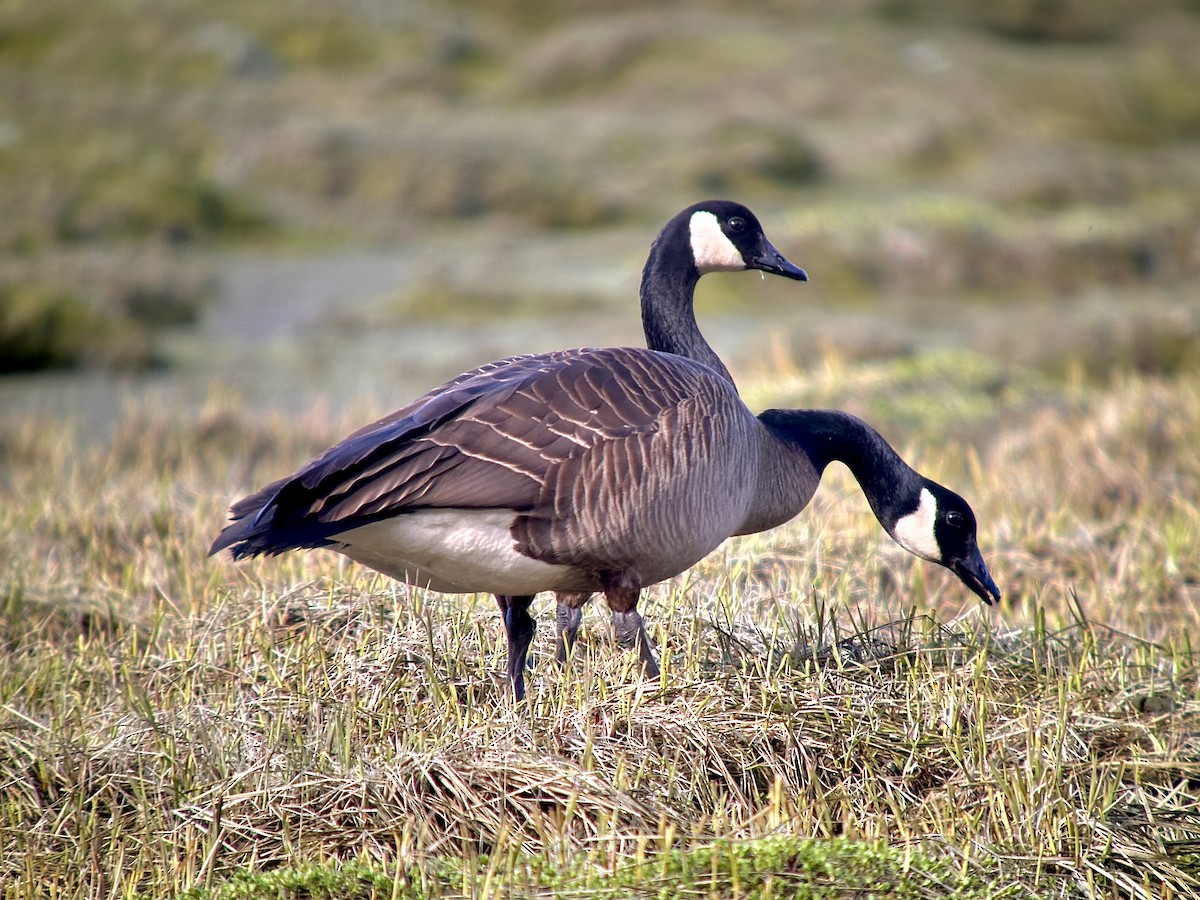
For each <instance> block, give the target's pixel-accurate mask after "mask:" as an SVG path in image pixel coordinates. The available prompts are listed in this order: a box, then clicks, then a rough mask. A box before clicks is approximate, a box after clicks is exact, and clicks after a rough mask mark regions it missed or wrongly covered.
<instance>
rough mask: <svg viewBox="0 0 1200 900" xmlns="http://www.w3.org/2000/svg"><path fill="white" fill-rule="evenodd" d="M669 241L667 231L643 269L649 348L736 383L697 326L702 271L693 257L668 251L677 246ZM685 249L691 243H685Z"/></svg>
mask: <svg viewBox="0 0 1200 900" xmlns="http://www.w3.org/2000/svg"><path fill="white" fill-rule="evenodd" d="M665 238H666V233H665V232H664V233H663V234H661V235H659V237H658V239H657V240H656V241H655V242H654V246H652V247H651V248H650V258H649V259H647V260H646V267H645V268H644V269H643V270H642V288H641V297H642V330H643V331H644V332H645V335H646V346H647V347H649V348H650V349H651V350H657V351H659V352H661V353H674V354H675V355H676V356H686V357H687V358H688V359H694V360H695V361H696V362H700V363H704V365H706V366H708V367H709V368H710V369H713V370H714V371H716V372H717V373H718V374H720V375H721V376H723V377H724V378H725V379H727V380H728V381H729V382H730V383H731V384H732V383H733V376H732V375H730V374H729V370H728V369H726V368H725V364H724V363H723V362H721V358H720V357H719V356H717V353H716V351H715V350H713V348H712V347H710V346H709V345H708V341H706V340H705V339H704V335H702V334H701V333H700V326H699V325H697V324H696V310H695V308H694V306H693V301H694V297H695V292H696V282H698V281H699V280H700V272H699V271H697V269H696V265H695V263H694V262H693V261H692V259H691V257H690V255H689V256H686V257H684V256H682V255H681V254H679V253H676V254H669V253H668V252H666V251H665V250H664V247H668V246H674V244H673V243H672V242H671V241H669V240H666V239H665ZM683 246H688V244H687V243H686V242H685V243H684V244H683Z"/></svg>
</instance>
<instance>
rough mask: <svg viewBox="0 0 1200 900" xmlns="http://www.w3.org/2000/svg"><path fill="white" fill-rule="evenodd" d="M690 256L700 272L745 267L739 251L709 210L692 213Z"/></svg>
mask: <svg viewBox="0 0 1200 900" xmlns="http://www.w3.org/2000/svg"><path fill="white" fill-rule="evenodd" d="M689 228H690V231H691V234H692V257H693V258H694V259H695V260H696V268H697V269H699V270H700V274H701V275H703V274H704V273H705V272H738V271H741V270H742V269H744V268H746V261H745V260H744V259H742V254H741V251H740V250H738V248H737V247H735V246H734V245H733V241H731V240H729V238H728V237H726V235H725V232H723V231H722V230H721V223H720V222H718V221H717V217H716V216H715V215H713V214H712V213H710V212H706V211H705V210H700V211H698V212H694V213H692V220H691V223H690V226H689Z"/></svg>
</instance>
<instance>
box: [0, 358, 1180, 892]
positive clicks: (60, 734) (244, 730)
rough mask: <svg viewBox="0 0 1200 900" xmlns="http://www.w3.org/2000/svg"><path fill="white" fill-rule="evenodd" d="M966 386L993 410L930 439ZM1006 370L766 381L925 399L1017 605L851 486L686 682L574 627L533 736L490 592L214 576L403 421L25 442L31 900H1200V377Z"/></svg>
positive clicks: (818, 512) (22, 794)
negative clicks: (340, 448) (272, 520)
mask: <svg viewBox="0 0 1200 900" xmlns="http://www.w3.org/2000/svg"><path fill="white" fill-rule="evenodd" d="M939 366H948V368H950V369H952V370H956V371H960V372H963V373H964V375H963V377H962V379H961V385H960V386H956V385H955V383H954V382H953V381H950V382H949V383H948V384H947V383H944V382H942V380H941V378H940V376H938V377H935V378H934V379H933V382H936V383H937V384H939V385H940V387H939V390H940V391H942V392H943V396H942V400H941V401H940V402H939V403H938V406H937V408H939V409H940V410H941V411H942V412H941V417H940V421H937V422H932V419H931V424H929V425H927V426H925V427H920V426H914V425H912V424H911V422H912V421H914V419H913V417H912V416H911V415H910V414H909V413H907V412H904V409H905V406H904V404H905V403H921V402H928V398H926V399H925V401H922V397H923V393H922V388H921V383H920V381H919V379H917V378H916V376H914V374H913V370H914V368H915V369H916V370H917V371H918V373H919V372H920V371H924V370H926V369H928V370H930V371H933V372H935V373H936V372H937V371H938V367H939ZM984 368H985V369H986V366H984ZM970 370H971V358H970V357H966V356H964V357H961V358H958V359H957V360H955V361H947V360H944V359H943V360H941V361H940V362H939V361H938V360H936V359H934V360H926V361H925V362H924V363H922V362H921V361H920V360H915V361H910V362H909V363H907V364H905V365H904V366H901V365H899V364H896V365H893V366H891V367H890V368H889V367H886V366H882V365H865V364H860V365H850V364H846V363H843V362H839V361H838V360H837V359H834V358H829V359H826V360H825V361H824V362H823V363H822V364H821V365H818V366H814V367H812V368H808V369H804V368H797V367H794V366H789V367H786V368H778V369H777V370H776V371H774V372H773V374H772V377H771V378H770V379H764V380H760V381H757V382H756V383H755V384H754V385H752V386H750V387H749V389H748V393H749V394H750V396H751V402H752V403H753V404H755V405H759V406H761V405H765V404H767V403H771V402H781V401H782V402H787V403H789V404H793V403H795V404H805V405H822V404H825V403H829V402H836V401H839V400H844V399H845V398H844V397H843V396H842V395H841V393H840V392H843V391H847V390H850V391H851V392H856V393H857V394H858V395H859V396H860V397H863V398H866V397H870V396H872V395H873V394H874V395H875V396H877V397H880V398H882V397H885V396H886V397H888V398H890V399H889V400H888V403H889V404H890V408H892V409H893V410H898V411H899V412H900V413H901V418H907V419H908V420H909V422H910V424H909V425H907V426H900V425H897V424H895V423H894V422H892V421H891V420H890V419H889V417H888V415H887V409H884V408H881V409H879V410H878V411H877V412H878V415H876V416H875V417H876V419H882V421H881V426H882V427H883V428H884V431H885V433H888V434H889V436H890V437H891V438H892V439H893V440H894V441H895V442H896V443H897V445H898V446H899V447H901V448H903V450H904V452H905V453H906V455H907V456H909V458H910V459H912V460H913V461H914V462H915V463H916V464H918V466H919V467H920V468H921V469H922V470H923V471H925V472H927V473H929V474H931V475H933V476H935V477H937V478H939V479H940V480H942V481H943V482H946V483H949V484H951V485H954V486H956V487H958V488H959V489H960V490H961V491H962V493H964V494H965V495H967V496H968V497H969V499H970V500H971V501H972V503H973V505H974V507H975V509H976V511H977V513H978V515H979V518H980V523H981V542H982V544H983V549H984V552H985V555H986V556H987V558H988V560H989V563H990V565H991V567H992V570H993V574H994V575H995V578H996V580H997V582H998V583H999V584H1000V586H1001V588H1002V589H1003V590H1004V592H1005V598H1006V599H1005V602H1004V604H1003V605H1002V606H1001V607H1000V608H998V609H995V610H987V609H984V608H982V607H981V606H980V605H979V604H978V603H977V601H976V600H975V599H974V598H973V597H970V596H968V595H966V594H965V592H964V591H963V590H962V589H961V586H960V585H959V584H958V583H957V582H956V581H954V580H953V578H952V577H951V576H948V575H947V574H946V573H944V572H942V571H940V570H937V571H934V570H933V568H932V567H930V566H928V565H927V564H924V563H921V562H919V561H916V560H913V559H912V558H911V557H909V556H908V555H907V554H904V553H903V552H902V551H900V550H899V549H898V548H896V547H894V546H892V545H891V544H890V542H889V541H888V540H887V538H886V537H885V536H884V535H883V534H882V533H881V532H880V531H879V529H878V527H877V525H876V524H875V522H874V520H873V519H872V518H871V516H870V514H869V512H868V511H867V509H866V504H865V503H864V502H863V501H862V499H861V495H860V494H858V492H857V490H856V488H855V486H854V485H853V482H852V480H851V479H850V478H849V477H848V476H847V475H845V473H843V472H841V471H840V470H839V471H837V472H831V473H830V474H829V476H828V477H827V479H826V483H825V484H824V485H823V486H822V489H821V491H820V493H819V495H818V500H817V502H815V504H814V505H813V507H811V508H810V509H809V510H806V511H805V512H804V513H803V514H802V515H801V516H800V517H798V518H797V519H796V520H795V521H794V522H793V523H791V524H790V525H788V526H786V527H783V528H780V529H777V530H776V531H774V532H771V533H769V534H766V535H763V536H759V537H755V538H749V539H741V540H737V541H734V542H731V543H729V544H728V545H726V547H724V548H723V549H722V550H720V551H719V552H718V553H716V554H715V555H714V556H713V557H711V558H709V559H707V560H705V561H704V562H703V563H701V564H700V565H698V566H697V567H696V568H695V569H694V570H693V571H691V572H688V573H686V574H685V575H683V576H680V577H679V578H677V579H675V580H673V581H672V582H669V583H666V584H663V585H660V586H657V587H655V588H653V589H652V590H651V591H650V592H649V596H648V598H647V600H646V602H645V604H644V608H645V611H646V613H647V617H648V620H649V622H650V623H651V624H652V627H653V635H654V638H655V639H656V640H657V642H658V644H659V646H660V648H661V651H662V657H663V660H664V667H663V669H664V674H663V677H662V679H661V680H655V681H649V682H647V681H643V680H642V679H641V678H640V676H639V675H638V674H637V672H636V670H635V667H634V666H633V664H632V661H631V660H630V659H628V658H626V657H625V656H624V655H623V654H621V653H620V652H618V651H617V650H616V649H615V648H613V647H612V646H611V643H610V640H609V638H608V634H607V621H606V617H604V616H600V615H597V614H596V613H592V614H590V615H589V616H588V617H587V619H586V620H585V628H584V634H583V639H582V642H581V645H580V652H579V654H578V656H577V658H575V659H574V660H573V661H572V663H571V665H570V667H569V668H568V670H567V671H565V672H564V671H560V670H559V669H557V668H556V667H555V666H554V665H553V663H552V661H551V659H550V657H551V649H550V646H551V645H550V631H551V629H550V628H549V627H546V620H547V619H548V616H547V615H546V613H547V612H548V608H547V603H546V602H543V603H541V604H540V605H539V607H535V609H537V611H539V612H540V613H541V614H542V615H541V618H542V620H543V628H542V630H541V633H540V635H539V637H538V639H537V640H536V641H535V644H534V655H535V658H536V663H537V664H536V667H535V669H534V671H533V673H532V676H531V679H530V698H529V702H528V704H527V706H524V707H521V708H514V706H513V704H512V703H511V701H510V699H509V692H508V688H507V684H506V682H505V679H504V677H503V667H502V654H503V631H502V628H501V627H500V624H499V622H498V621H497V620H496V615H495V613H494V606H493V604H492V602H491V600H490V599H489V598H487V597H453V596H440V595H436V594H427V593H424V592H422V591H420V590H415V589H410V588H407V587H404V586H400V585H397V584H395V583H393V582H390V581H388V580H387V579H384V578H381V577H377V576H375V575H373V574H372V573H370V572H368V571H366V570H363V569H361V568H358V567H355V566H353V565H349V564H344V563H343V562H341V561H340V560H339V558H337V557H335V556H333V555H331V554H326V553H323V552H312V553H309V554H293V555H291V556H287V557H284V558H282V559H278V560H272V561H256V562H254V563H251V564H246V565H241V566H234V565H233V564H231V563H229V562H228V561H226V560H208V559H206V558H205V556H204V552H205V549H206V548H207V546H208V543H209V541H210V539H211V537H212V536H213V535H214V534H215V533H216V531H217V530H218V528H219V526H220V524H221V522H222V519H223V506H224V505H225V503H226V502H227V501H228V500H229V499H231V498H232V497H234V496H235V495H238V494H240V493H241V492H242V491H243V490H244V489H245V488H247V487H250V486H252V485H255V484H258V483H260V482H262V481H264V480H265V479H267V478H270V477H273V476H275V475H277V474H279V473H280V472H282V471H285V470H288V469H290V468H291V467H293V466H294V465H295V464H296V463H298V462H299V461H301V460H303V459H305V458H307V456H308V455H309V454H310V453H312V452H313V451H316V450H318V449H321V448H322V447H323V446H324V445H325V444H326V443H327V442H328V441H330V440H332V439H334V438H336V437H337V436H338V435H339V434H340V433H341V432H342V431H343V430H345V429H347V428H349V427H350V426H351V425H354V424H356V423H357V422H359V421H362V418H363V416H365V415H367V414H369V413H370V412H373V411H369V410H363V411H362V414H363V416H357V415H356V416H350V415H346V416H343V417H342V420H337V421H331V419H337V417H331V416H330V415H329V414H328V413H327V411H326V410H325V409H324V408H323V407H321V406H320V405H317V406H314V408H313V410H312V412H311V413H310V414H308V415H306V416H300V417H294V418H289V419H284V418H282V417H275V418H270V417H263V416H260V415H257V414H250V413H247V412H244V411H243V410H242V409H241V407H240V406H239V404H238V403H237V402H236V401H235V400H233V399H231V398H214V399H213V400H212V401H211V402H210V405H209V407H208V409H207V410H206V411H205V412H204V413H203V414H202V415H200V416H199V417H197V418H191V417H181V416H180V415H179V414H178V413H177V412H174V411H172V410H169V409H162V408H151V407H149V406H145V407H140V408H131V409H130V410H129V411H128V412H127V414H126V415H125V416H124V418H123V419H122V420H121V421H119V422H117V423H115V427H114V429H113V434H112V436H111V438H105V439H102V440H94V439H84V438H83V437H81V436H80V434H79V433H78V432H75V431H73V430H72V428H71V427H70V426H69V425H68V424H64V423H62V422H59V421H52V420H45V419H43V420H36V419H24V420H13V419H6V420H5V421H4V422H3V424H2V425H0V448H2V450H3V455H4V458H5V460H6V466H5V469H4V472H3V477H2V478H0V556H2V557H3V559H4V560H5V570H4V581H3V583H2V584H0V598H2V601H3V605H2V607H0V609H2V617H0V654H2V656H0V659H2V661H3V666H2V667H0V698H2V699H0V785H2V788H0V884H3V885H4V889H3V897H4V900H18V898H27V897H29V898H32V897H46V896H54V897H76V896H78V897H110V896H132V895H134V894H137V895H139V896H167V895H175V894H178V893H179V892H180V891H184V890H189V889H190V890H192V891H194V892H195V893H193V896H203V897H209V896H212V897H234V896H236V897H256V896H263V897H267V896H270V897H278V896H287V897H310V896H318V897H368V896H370V897H375V896H378V897H385V896H405V897H408V896H412V897H425V896H461V895H467V896H526V895H550V894H551V893H553V894H554V895H556V896H558V895H565V896H581V897H582V896H610V895H611V896H625V895H626V893H625V892H626V891H628V890H630V889H636V890H637V891H638V892H640V893H641V894H644V895H651V894H652V895H655V896H713V895H715V896H801V897H806V896H829V897H842V896H864V895H865V893H866V892H868V891H869V890H870V891H874V894H873V895H874V896H896V897H910V896H911V897H929V896H941V895H944V894H946V893H956V895H960V896H981V897H982V896H987V897H992V896H1004V897H1010V896H1011V897H1025V896H1037V897H1048V896H1053V897H1090V896H1117V897H1145V898H1151V897H1195V896H1200V891H1198V890H1197V883H1198V882H1197V878H1198V877H1200V853H1198V850H1200V843H1198V842H1200V815H1198V814H1197V809H1198V808H1200V806H1198V804H1200V788H1198V785H1200V666H1198V664H1197V660H1196V658H1195V650H1194V647H1193V643H1194V636H1195V635H1196V634H1197V626H1198V624H1200V623H1198V619H1200V602H1198V601H1200V515H1198V512H1200V511H1198V510H1197V498H1198V497H1200V457H1198V456H1197V454H1196V452H1195V440H1196V436H1197V435H1198V434H1200V389H1198V388H1197V381H1196V379H1195V376H1194V373H1191V372H1188V373H1183V374H1180V375H1178V376H1175V377H1166V378H1164V377H1148V376H1136V375H1123V376H1114V377H1113V378H1112V379H1111V380H1110V381H1108V382H1106V383H1105V384H1103V385H1097V384H1094V383H1089V382H1086V381H1083V380H1076V381H1073V382H1072V381H1068V382H1065V383H1059V384H1057V386H1054V387H1048V386H1045V385H1043V386H1042V387H1041V388H1040V392H1039V391H1034V390H1032V389H1029V388H1025V389H1023V392H1021V391H1018V389H1017V388H1011V389H1009V393H1010V396H1007V397H1004V396H1003V392H993V395H992V396H991V399H990V400H981V399H980V398H981V396H984V395H983V394H981V393H978V392H977V393H972V390H973V389H972V384H973V377H972V376H971V375H970ZM976 380H978V379H976ZM931 383H932V382H931ZM980 383H983V382H982V381H980ZM856 386H857V387H856ZM956 401H957V403H958V405H957V406H956V405H955V404H956ZM981 404H984V405H986V404H990V406H989V407H988V408H981ZM931 408H932V407H931ZM956 410H957V412H956ZM989 416H990V419H989ZM981 422H990V424H989V425H988V427H987V428H986V438H984V439H981V438H980V432H979V429H978V426H979V424H980V423H981ZM954 434H958V435H960V437H961V439H952V438H948V437H947V435H954ZM247 873H252V874H247ZM231 878H234V879H235V880H234V881H232V882H230V881H229V879H231Z"/></svg>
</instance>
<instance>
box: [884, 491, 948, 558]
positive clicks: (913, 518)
mask: <svg viewBox="0 0 1200 900" xmlns="http://www.w3.org/2000/svg"><path fill="white" fill-rule="evenodd" d="M936 518H937V500H935V499H934V496H933V494H931V493H929V489H928V488H921V502H920V503H919V504H917V508H916V509H915V510H913V511H912V512H910V513H909V514H908V515H907V516H904V517H903V518H902V519H900V521H898V522H897V523H896V528H895V530H894V531H893V532H892V537H894V538H895V539H896V543H897V544H899V545H900V546H901V547H903V548H904V549H905V550H907V551H908V552H909V553H915V554H916V555H917V556H919V557H921V558H922V559H927V560H929V561H930V562H936V563H940V562H941V561H942V550H941V548H940V547H939V546H938V542H937V535H936V534H934V531H933V526H934V521H935V519H936Z"/></svg>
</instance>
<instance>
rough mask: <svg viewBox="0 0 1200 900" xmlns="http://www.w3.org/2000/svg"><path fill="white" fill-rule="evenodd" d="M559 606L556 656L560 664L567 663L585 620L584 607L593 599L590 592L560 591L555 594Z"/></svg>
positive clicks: (555, 615) (557, 609) (556, 611)
mask: <svg viewBox="0 0 1200 900" xmlns="http://www.w3.org/2000/svg"><path fill="white" fill-rule="evenodd" d="M554 596H555V597H556V598H557V600H558V606H557V608H556V609H555V611H554V618H555V623H556V624H557V626H558V649H557V651H556V652H555V654H554V658H555V659H557V660H558V664H559V665H565V664H566V662H567V654H568V653H570V652H571V648H572V647H574V646H575V636H576V635H577V634H579V623H580V622H581V621H582V620H583V607H584V605H585V604H586V603H587V602H588V601H589V600H590V599H592V595H591V594H589V593H575V592H573V591H571V592H563V591H560V592H558V593H557V594H555V595H554Z"/></svg>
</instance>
